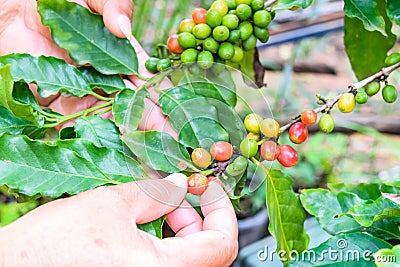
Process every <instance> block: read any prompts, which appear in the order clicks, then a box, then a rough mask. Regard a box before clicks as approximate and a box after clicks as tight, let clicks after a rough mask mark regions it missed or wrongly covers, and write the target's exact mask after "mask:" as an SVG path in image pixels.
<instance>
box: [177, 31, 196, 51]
mask: <svg viewBox="0 0 400 267" xmlns="http://www.w3.org/2000/svg"><path fill="white" fill-rule="evenodd" d="M178 43H179V45H180V46H181V47H183V48H191V47H195V46H196V38H195V37H194V35H193V34H191V33H188V32H181V33H180V34H179V35H178Z"/></svg>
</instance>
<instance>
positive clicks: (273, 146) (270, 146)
mask: <svg viewBox="0 0 400 267" xmlns="http://www.w3.org/2000/svg"><path fill="white" fill-rule="evenodd" d="M260 154H261V157H262V158H263V159H265V160H268V161H274V160H276V159H277V158H278V156H279V154H280V148H279V146H278V144H277V143H275V142H274V141H271V140H268V141H265V142H264V143H262V145H261V147H260Z"/></svg>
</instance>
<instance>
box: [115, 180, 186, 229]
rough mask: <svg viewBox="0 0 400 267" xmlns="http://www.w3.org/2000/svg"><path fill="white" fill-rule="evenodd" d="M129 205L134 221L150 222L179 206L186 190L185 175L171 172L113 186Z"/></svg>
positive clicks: (140, 222)
mask: <svg viewBox="0 0 400 267" xmlns="http://www.w3.org/2000/svg"><path fill="white" fill-rule="evenodd" d="M112 190H115V191H117V192H116V193H117V194H118V195H119V197H121V198H122V199H124V200H125V201H126V202H127V203H128V205H129V206H130V209H129V211H128V212H129V214H131V215H132V216H133V219H134V220H135V223H137V224H143V223H147V222H151V221H153V220H155V219H158V218H160V217H161V216H163V215H165V214H168V213H170V212H172V211H173V210H175V209H176V208H178V207H179V205H180V204H181V203H182V201H183V199H184V198H185V196H186V192H187V177H186V176H185V175H183V174H179V173H175V174H171V175H169V176H168V177H166V178H164V179H151V180H141V181H137V182H133V183H128V184H122V185H118V186H113V187H112Z"/></svg>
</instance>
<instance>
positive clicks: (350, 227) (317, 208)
mask: <svg viewBox="0 0 400 267" xmlns="http://www.w3.org/2000/svg"><path fill="white" fill-rule="evenodd" d="M300 200H301V203H302V204H303V207H304V208H305V209H306V210H307V212H308V213H310V214H311V215H313V216H315V217H316V219H317V221H318V223H319V224H320V225H321V227H322V228H323V229H324V230H325V231H327V232H328V233H330V234H332V235H336V234H339V233H346V232H360V231H366V232H368V233H371V234H373V235H374V236H377V237H381V238H384V239H393V238H398V235H399V234H400V232H399V229H398V227H397V225H396V224H395V223H393V222H392V221H390V220H389V219H383V220H380V221H376V222H374V223H373V224H372V225H371V226H370V227H368V228H365V227H362V226H361V225H360V224H359V223H358V222H357V221H356V220H355V219H354V218H353V217H349V216H340V215H342V214H343V213H346V212H347V211H349V210H351V208H353V207H354V206H355V205H360V207H361V206H362V205H366V204H368V203H370V202H369V200H363V199H361V198H359V197H358V196H357V195H356V194H354V193H350V192H340V193H338V194H337V195H335V194H333V193H332V192H330V191H328V190H326V189H306V190H303V191H302V193H301V195H300Z"/></svg>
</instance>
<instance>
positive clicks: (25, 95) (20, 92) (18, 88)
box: [12, 82, 40, 108]
mask: <svg viewBox="0 0 400 267" xmlns="http://www.w3.org/2000/svg"><path fill="white" fill-rule="evenodd" d="M12 96H13V98H14V99H15V100H17V101H18V102H21V103H24V104H29V105H32V106H33V107H35V108H39V107H40V106H39V103H38V101H37V99H36V97H35V96H34V95H33V93H32V91H31V89H30V88H29V85H28V84H26V83H23V82H16V83H14V89H13V92H12Z"/></svg>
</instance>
